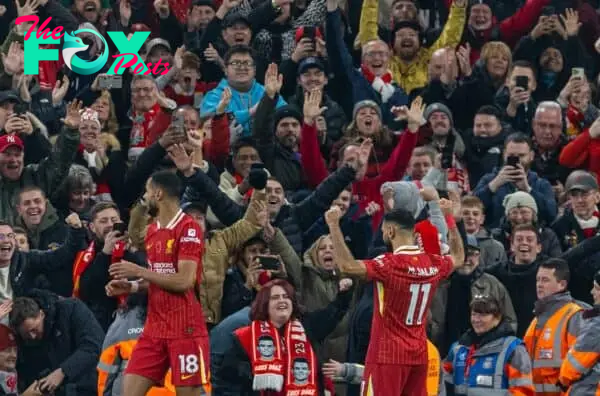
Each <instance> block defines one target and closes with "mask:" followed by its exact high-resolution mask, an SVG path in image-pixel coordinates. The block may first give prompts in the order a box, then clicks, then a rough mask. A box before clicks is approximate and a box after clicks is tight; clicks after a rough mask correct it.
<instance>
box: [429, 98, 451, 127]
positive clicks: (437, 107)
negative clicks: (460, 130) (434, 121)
mask: <svg viewBox="0 0 600 396" xmlns="http://www.w3.org/2000/svg"><path fill="white" fill-rule="evenodd" d="M438 111H439V112H441V113H444V114H446V115H447V116H448V118H449V119H450V124H451V125H454V118H453V117H452V111H450V109H449V108H448V106H446V105H445V104H443V103H439V102H436V103H432V104H430V105H429V106H427V107H426V108H425V112H424V113H423V118H425V120H427V121H429V117H431V115H432V114H433V113H435V112H438Z"/></svg>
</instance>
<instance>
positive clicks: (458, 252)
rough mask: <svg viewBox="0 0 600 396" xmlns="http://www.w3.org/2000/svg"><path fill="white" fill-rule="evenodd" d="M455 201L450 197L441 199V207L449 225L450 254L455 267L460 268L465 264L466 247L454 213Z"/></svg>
mask: <svg viewBox="0 0 600 396" xmlns="http://www.w3.org/2000/svg"><path fill="white" fill-rule="evenodd" d="M453 206H454V203H453V202H452V201H451V200H449V199H440V208H441V209H442V212H444V216H445V217H446V224H447V225H448V246H449V247H450V256H451V257H452V262H453V263H454V269H457V268H460V267H462V266H463V265H464V264H465V248H464V245H463V240H462V237H461V236H460V232H459V231H458V227H457V226H456V221H455V220H454V214H453Z"/></svg>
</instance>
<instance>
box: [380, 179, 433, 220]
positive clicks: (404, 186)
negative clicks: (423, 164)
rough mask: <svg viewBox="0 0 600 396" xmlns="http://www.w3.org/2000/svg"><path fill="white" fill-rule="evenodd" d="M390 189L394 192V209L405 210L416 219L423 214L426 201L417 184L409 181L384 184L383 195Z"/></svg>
mask: <svg viewBox="0 0 600 396" xmlns="http://www.w3.org/2000/svg"><path fill="white" fill-rule="evenodd" d="M390 189H391V190H394V209H398V208H402V209H405V210H407V211H409V212H410V213H412V214H413V216H414V217H415V219H416V218H417V217H418V216H419V215H420V214H421V211H422V210H423V208H424V207H425V201H423V198H422V197H421V193H420V191H419V188H418V187H417V185H416V184H415V183H413V182H408V181H399V182H387V183H383V185H382V186H381V194H382V195H383V193H384V192H385V191H386V190H390Z"/></svg>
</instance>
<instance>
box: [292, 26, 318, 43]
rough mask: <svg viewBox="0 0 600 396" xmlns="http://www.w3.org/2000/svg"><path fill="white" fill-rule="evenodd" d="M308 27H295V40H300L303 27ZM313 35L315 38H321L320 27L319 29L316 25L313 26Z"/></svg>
mask: <svg viewBox="0 0 600 396" xmlns="http://www.w3.org/2000/svg"><path fill="white" fill-rule="evenodd" d="M305 27H308V26H300V27H299V28H297V29H296V42H298V41H300V40H301V39H302V37H304V28H305ZM315 37H316V38H320V39H322V38H323V35H322V34H321V29H319V28H318V27H316V28H315Z"/></svg>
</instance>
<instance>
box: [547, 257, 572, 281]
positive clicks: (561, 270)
mask: <svg viewBox="0 0 600 396" xmlns="http://www.w3.org/2000/svg"><path fill="white" fill-rule="evenodd" d="M540 268H546V269H549V270H554V276H555V277H556V280H557V281H559V282H560V281H565V282H567V284H568V283H569V281H570V280H571V270H569V263H567V261H566V260H563V259H561V258H551V259H549V260H546V261H544V262H542V263H541V264H540Z"/></svg>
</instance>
